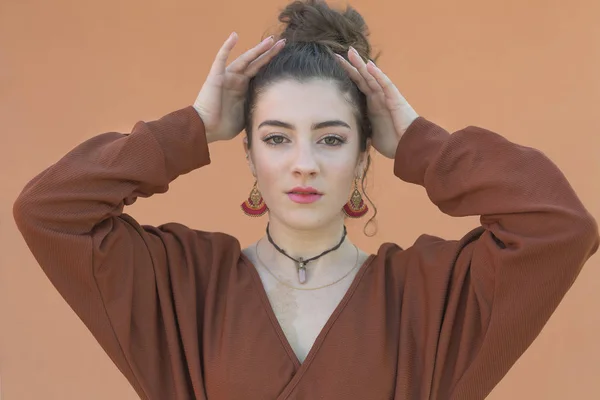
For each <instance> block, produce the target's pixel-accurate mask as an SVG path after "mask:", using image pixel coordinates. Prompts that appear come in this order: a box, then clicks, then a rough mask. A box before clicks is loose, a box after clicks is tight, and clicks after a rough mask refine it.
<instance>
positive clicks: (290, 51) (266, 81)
mask: <svg viewBox="0 0 600 400" xmlns="http://www.w3.org/2000/svg"><path fill="white" fill-rule="evenodd" d="M279 22H280V23H282V25H283V29H282V30H281V32H280V33H279V34H278V35H275V38H276V40H278V39H286V44H285V47H284V48H283V49H282V50H281V51H280V52H279V53H278V54H277V55H276V56H275V57H274V58H273V59H272V60H271V61H270V62H269V63H268V64H267V65H265V66H264V67H262V68H261V69H260V71H259V72H258V73H257V74H256V75H255V76H254V77H253V78H252V79H251V80H250V84H249V88H248V94H247V97H246V102H245V110H244V114H245V115H244V117H245V123H246V126H245V130H246V135H247V137H248V147H250V146H251V144H252V123H253V120H252V117H253V112H254V109H255V106H256V101H257V98H258V97H259V96H260V94H261V92H262V91H264V90H265V89H266V88H267V87H268V86H270V85H272V84H273V83H276V82H279V81H282V80H286V79H293V80H296V81H299V82H306V81H310V80H313V79H325V80H329V81H332V82H335V83H336V84H337V86H338V88H339V89H340V92H341V93H343V94H344V95H346V96H348V98H349V100H350V102H351V104H352V105H353V106H354V109H355V117H356V122H357V125H358V127H359V132H358V133H359V137H360V146H359V147H360V151H362V152H364V151H366V150H367V139H368V138H370V137H371V123H370V121H369V118H368V115H367V102H366V98H365V95H364V94H363V93H362V92H361V91H360V89H359V88H358V86H357V85H356V84H355V83H354V82H353V81H352V80H351V79H350V77H349V76H348V74H347V73H346V71H345V70H344V69H343V68H342V67H341V66H340V64H339V61H338V60H336V54H339V55H341V56H342V57H344V58H346V59H347V54H348V50H349V48H350V46H352V47H354V48H355V49H356V50H357V51H358V53H359V55H360V56H361V57H362V59H363V60H365V61H368V60H369V59H371V45H370V44H369V41H368V40H367V37H368V35H369V33H368V28H367V25H366V24H365V21H364V19H363V18H362V16H361V15H360V14H359V13H358V12H357V11H356V10H355V9H353V8H352V7H350V6H348V7H347V8H346V10H345V11H338V10H335V9H332V8H330V7H329V6H328V5H327V3H325V2H324V1H322V0H303V1H294V2H292V3H290V4H289V5H288V6H287V7H285V9H283V11H281V13H280V14H279ZM370 163H371V157H370V155H369V156H368V158H367V166H366V169H365V174H364V175H363V177H362V185H361V186H362V190H363V193H365V196H366V197H367V199H368V200H369V202H370V203H371V205H373V202H372V201H371V200H370V199H369V197H368V196H367V194H366V192H365V177H366V172H367V170H368V169H369V165H370ZM373 209H374V211H375V214H376V213H377V209H376V208H375V206H374V205H373ZM374 218H375V215H373V217H372V218H371V219H370V220H369V222H371V221H372V220H373V219H374ZM369 222H367V225H368V223H369ZM365 228H366V225H365Z"/></svg>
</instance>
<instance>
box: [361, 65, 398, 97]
mask: <svg viewBox="0 0 600 400" xmlns="http://www.w3.org/2000/svg"><path fill="white" fill-rule="evenodd" d="M367 69H368V70H369V72H370V73H371V75H372V76H373V77H374V78H375V80H376V81H377V83H378V84H379V86H380V87H381V89H382V90H383V94H384V95H385V97H386V98H387V99H389V100H392V101H394V102H401V101H402V99H403V98H404V97H403V96H402V94H401V93H400V90H398V88H397V87H396V85H394V82H392V80H391V79H390V78H389V77H388V76H387V75H386V74H384V73H383V71H382V70H381V69H380V68H379V67H378V66H376V65H375V63H374V62H373V61H369V63H368V64H367Z"/></svg>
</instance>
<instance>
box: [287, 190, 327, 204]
mask: <svg viewBox="0 0 600 400" xmlns="http://www.w3.org/2000/svg"><path fill="white" fill-rule="evenodd" d="M322 196H323V195H322V194H317V193H294V192H290V193H288V197H289V198H290V200H291V201H293V202H294V203H300V204H310V203H314V202H315V201H317V200H319V199H320V198H321V197H322Z"/></svg>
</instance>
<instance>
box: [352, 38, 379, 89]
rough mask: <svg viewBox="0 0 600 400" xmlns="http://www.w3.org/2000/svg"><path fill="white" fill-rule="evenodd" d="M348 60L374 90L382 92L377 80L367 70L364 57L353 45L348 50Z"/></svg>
mask: <svg viewBox="0 0 600 400" xmlns="http://www.w3.org/2000/svg"><path fill="white" fill-rule="evenodd" d="M348 60H349V61H350V62H351V63H352V65H353V66H354V67H355V68H356V70H357V71H358V72H359V73H360V75H361V76H362V77H363V78H364V80H365V82H366V83H367V85H368V86H369V88H370V89H371V91H372V92H380V91H381V90H382V88H381V86H380V85H379V83H378V82H377V80H376V79H375V78H374V77H373V75H371V73H369V71H368V70H367V65H366V64H365V62H364V61H363V59H362V57H361V56H360V55H359V54H358V52H357V51H356V50H354V48H353V47H351V48H350V51H348Z"/></svg>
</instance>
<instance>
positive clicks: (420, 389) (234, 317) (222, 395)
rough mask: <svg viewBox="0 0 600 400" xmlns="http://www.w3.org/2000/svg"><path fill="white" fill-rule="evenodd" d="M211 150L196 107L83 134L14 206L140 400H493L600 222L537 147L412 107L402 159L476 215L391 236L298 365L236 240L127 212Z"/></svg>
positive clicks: (402, 165) (400, 172)
mask: <svg viewBox="0 0 600 400" xmlns="http://www.w3.org/2000/svg"><path fill="white" fill-rule="evenodd" d="M209 163H210V159H209V151H208V145H207V141H206V136H205V132H204V128H203V124H202V121H201V119H200V118H199V116H198V114H197V113H196V112H195V111H194V109H193V108H192V107H186V108H184V109H181V110H177V111H175V112H173V113H170V114H168V115H166V116H164V117H163V118H161V119H159V120H157V121H152V122H141V121H140V122H138V123H137V124H136V125H135V126H134V128H133V132H132V133H131V134H121V133H115V132H110V133H104V134H101V135H99V136H96V137H94V138H91V139H89V140H87V141H85V142H84V143H82V144H81V145H79V146H77V147H76V148H75V149H73V150H72V151H70V152H69V153H68V154H67V155H66V156H64V157H63V158H62V159H61V160H60V161H58V162H57V163H56V164H54V165H52V166H51V167H49V168H48V169H46V170H45V171H44V172H42V173H41V174H39V175H38V176H37V177H35V178H34V179H33V180H32V181H31V182H30V183H29V184H28V185H27V186H26V187H25V188H24V190H23V192H22V194H21V195H20V197H19V198H18V199H17V201H16V203H15V206H14V215H15V219H16V221H17V224H18V226H19V229H20V231H21V232H22V234H23V236H24V238H25V240H26V242H27V244H28V246H29V247H30V249H31V251H32V253H33V255H34V256H35V258H36V260H37V261H38V262H39V264H40V265H41V267H42V269H43V271H44V272H45V273H46V274H47V276H48V278H49V279H50V280H51V282H52V283H53V284H54V286H55V287H56V289H57V290H58V291H59V292H60V293H61V295H62V296H63V297H64V298H65V300H66V301H67V302H68V304H69V305H70V306H71V307H72V308H73V310H74V311H75V312H76V313H77V314H78V315H79V317H80V318H81V320H82V321H83V322H84V323H85V325H86V326H87V327H88V328H89V330H90V331H91V332H92V334H93V335H94V337H95V338H96V339H97V340H98V342H99V343H100V344H101V346H102V347H103V348H104V350H105V351H106V353H107V354H108V355H109V356H110V358H111V359H112V360H113V361H114V363H115V364H116V366H117V367H118V368H119V370H120V371H121V372H122V373H123V374H124V375H125V376H126V377H127V379H128V380H129V382H131V385H132V386H133V387H134V388H135V390H136V392H137V393H138V394H139V396H140V397H141V398H142V399H153V400H159V399H160V400H167V399H210V400H233V399H235V400H239V399H244V400H255V399H256V400H271V399H273V400H275V399H277V400H284V399H287V400H300V399H302V400H315V399H326V400H342V399H343V400H348V399H360V400H363V399H364V400H387V399H397V400H405V399H415V400H422V399H460V400H466V399H467V400H468V399H483V398H484V397H485V396H486V395H487V394H488V393H489V392H490V391H491V390H492V389H493V387H494V386H495V385H496V384H497V383H498V382H499V381H500V380H501V379H502V377H503V376H504V375H505V374H506V372H507V371H508V370H509V369H510V368H511V366H512V365H513V364H514V362H515V361H516V360H517V358H518V357H519V356H520V355H521V354H522V353H523V352H524V351H525V350H526V349H527V347H528V346H529V345H530V344H531V343H532V341H533V340H534V339H535V338H536V336H537V335H538V334H539V332H540V331H541V329H542V328H543V326H544V324H545V323H546V321H547V320H548V318H549V317H550V316H551V314H552V313H553V311H554V310H555V308H556V307H557V305H558V304H559V302H560V301H561V299H562V298H563V296H564V294H565V293H566V292H567V290H568V289H569V288H570V287H571V285H572V284H573V281H574V280H575V278H576V277H577V275H578V274H579V272H580V270H581V268H582V266H583V265H584V263H585V262H586V260H587V259H588V258H589V257H590V256H591V255H592V254H593V253H594V252H595V251H596V250H597V248H598V242H599V238H598V226H597V224H596V221H595V220H594V219H593V218H592V217H591V215H590V214H589V213H588V212H587V211H586V210H585V208H584V207H583V205H582V203H581V202H580V201H579V200H578V198H577V196H576V195H575V193H574V192H573V190H572V188H571V186H570V185H569V183H568V182H567V180H566V179H565V177H564V176H563V174H562V173H561V172H560V171H559V169H558V168H557V167H556V166H555V165H554V164H553V163H552V162H551V161H550V160H549V159H548V158H546V157H545V156H544V155H543V154H542V153H541V152H540V151H538V150H535V149H532V148H528V147H523V146H519V145H517V144H514V143H511V142H509V141H508V140H506V139H505V138H503V137H502V136H500V135H498V134H495V133H493V132H490V131H487V130H485V129H481V128H477V127H467V128H465V129H462V130H459V131H457V132H455V133H453V134H450V133H448V132H447V131H445V130H444V129H442V128H441V127H439V126H437V125H435V124H434V123H432V122H430V121H428V120H426V119H425V118H423V117H420V118H418V119H417V120H416V121H415V122H414V123H413V124H412V125H411V126H410V128H409V129H408V131H407V132H406V133H405V134H404V136H403V137H402V139H401V140H400V143H399V145H398V149H397V153H396V159H395V164H394V173H395V174H396V176H397V177H398V178H400V179H402V180H403V181H405V182H410V183H414V184H418V185H422V186H424V187H425V189H426V191H427V194H428V196H429V198H430V199H431V201H432V202H433V203H435V204H436V205H437V206H438V207H439V209H440V210H441V211H442V212H444V213H446V214H448V215H451V216H457V217H459V216H466V215H481V226H479V227H477V228H475V229H473V230H472V231H471V232H468V233H467V234H466V235H465V236H464V237H463V238H462V239H460V240H444V239H440V238H437V237H433V236H429V235H423V236H421V237H419V238H418V239H417V240H416V242H415V243H414V245H412V246H411V247H410V248H408V249H406V250H403V249H401V248H400V247H399V246H397V245H396V244H391V243H385V244H383V245H381V247H380V248H379V250H378V252H377V254H373V255H371V256H370V258H369V259H368V260H367V262H366V263H365V264H364V265H363V266H362V267H361V269H360V270H359V272H358V273H357V275H356V277H355V279H354V281H353V282H352V284H351V286H350V288H349V290H348V291H347V293H346V295H345V296H344V298H343V300H342V301H341V302H340V303H339V305H338V307H337V308H336V310H335V311H334V313H333V314H332V316H331V317H330V319H329V320H328V322H327V323H326V325H325V327H324V328H323V330H322V332H321V333H320V335H319V336H318V338H317V339H316V342H315V343H314V346H313V347H312V349H311V351H310V353H309V355H308V357H307V358H306V360H305V361H304V362H303V363H302V364H301V363H300V362H299V361H298V359H297V357H296V356H295V355H294V352H293V351H292V349H291V346H290V344H289V343H288V342H287V341H286V338H285V336H284V334H283V330H282V329H281V327H280V326H279V324H278V322H277V319H276V317H275V314H274V312H273V309H272V308H271V306H270V304H269V300H268V297H267V295H266V292H265V290H264V288H263V286H262V283H261V280H260V277H259V275H258V272H257V271H256V270H255V268H254V267H253V266H252V264H251V263H250V261H249V260H248V259H247V258H246V257H245V256H244V255H243V254H242V253H241V249H240V243H239V242H238V240H237V239H236V238H235V237H232V236H229V235H227V234H223V233H215V232H204V231H198V230H193V229H190V228H188V227H186V226H183V225H180V224H175V223H169V224H166V225H163V226H159V227H151V226H142V225H140V224H139V223H138V222H136V221H135V220H134V219H133V218H132V217H130V216H128V215H126V214H123V207H124V206H126V205H130V204H131V203H133V202H134V201H135V200H136V198H137V197H148V196H151V195H153V194H155V193H162V192H165V191H166V190H167V188H168V184H169V182H171V181H172V180H173V179H175V178H177V176H179V175H182V174H185V173H188V172H190V171H192V170H194V169H196V168H199V167H202V166H205V165H207V164H209Z"/></svg>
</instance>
